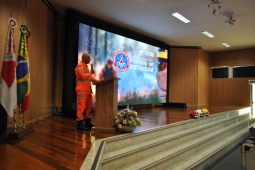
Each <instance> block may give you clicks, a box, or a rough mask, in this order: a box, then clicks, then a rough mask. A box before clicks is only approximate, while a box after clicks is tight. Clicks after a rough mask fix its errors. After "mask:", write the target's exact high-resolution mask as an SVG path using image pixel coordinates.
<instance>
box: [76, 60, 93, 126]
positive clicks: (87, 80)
mask: <svg viewBox="0 0 255 170" xmlns="http://www.w3.org/2000/svg"><path fill="white" fill-rule="evenodd" d="M75 75H76V94H77V118H76V120H77V121H81V120H83V119H90V118H91V117H92V115H91V110H92V105H93V104H92V93H93V92H92V89H91V82H97V81H98V80H97V79H95V78H94V77H93V76H92V74H91V73H90V72H89V69H88V66H87V64H85V63H84V62H82V61H81V62H80V63H79V64H78V65H77V66H76V67H75ZM84 109H86V114H85V115H83V112H84ZM84 116H85V117H84Z"/></svg>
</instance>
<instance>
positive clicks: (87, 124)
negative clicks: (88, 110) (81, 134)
mask: <svg viewBox="0 0 255 170" xmlns="http://www.w3.org/2000/svg"><path fill="white" fill-rule="evenodd" d="M85 126H86V127H90V128H91V127H94V126H95V125H93V124H92V123H91V122H90V119H85Z"/></svg>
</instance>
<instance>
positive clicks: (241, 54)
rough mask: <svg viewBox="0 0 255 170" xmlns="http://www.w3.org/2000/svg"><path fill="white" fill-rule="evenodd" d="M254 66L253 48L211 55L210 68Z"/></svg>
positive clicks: (254, 53)
mask: <svg viewBox="0 0 255 170" xmlns="http://www.w3.org/2000/svg"><path fill="white" fill-rule="evenodd" d="M238 65H240V66H241V65H255V48H249V49H241V50H232V51H222V52H214V53H212V64H211V66H212V67H219V66H238Z"/></svg>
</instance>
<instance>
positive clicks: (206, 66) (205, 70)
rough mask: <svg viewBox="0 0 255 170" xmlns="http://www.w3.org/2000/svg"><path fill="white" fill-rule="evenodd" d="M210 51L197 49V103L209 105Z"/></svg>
mask: <svg viewBox="0 0 255 170" xmlns="http://www.w3.org/2000/svg"><path fill="white" fill-rule="evenodd" d="M210 65H211V53H209V52H207V51H205V50H203V49H198V105H209V103H210V85H211V67H210Z"/></svg>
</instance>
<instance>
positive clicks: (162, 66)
mask: <svg viewBox="0 0 255 170" xmlns="http://www.w3.org/2000/svg"><path fill="white" fill-rule="evenodd" d="M156 59H157V60H158V72H157V74H156V77H157V82H158V87H159V89H158V94H159V97H164V98H165V97H166V92H167V50H165V49H159V53H158V56H157V57H156Z"/></svg>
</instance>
